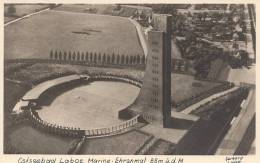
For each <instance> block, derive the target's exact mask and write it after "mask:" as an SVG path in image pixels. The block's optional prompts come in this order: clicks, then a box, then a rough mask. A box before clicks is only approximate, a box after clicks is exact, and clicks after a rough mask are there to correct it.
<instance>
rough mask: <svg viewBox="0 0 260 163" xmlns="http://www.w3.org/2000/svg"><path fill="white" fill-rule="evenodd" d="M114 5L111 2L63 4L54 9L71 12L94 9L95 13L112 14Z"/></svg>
mask: <svg viewBox="0 0 260 163" xmlns="http://www.w3.org/2000/svg"><path fill="white" fill-rule="evenodd" d="M115 7H116V5H112V4H80V5H77V4H63V5H61V6H59V7H56V8H54V9H55V10H61V11H71V12H87V11H88V9H96V14H107V15H112V13H113V10H114V8H115Z"/></svg>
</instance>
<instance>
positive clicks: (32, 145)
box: [9, 124, 76, 154]
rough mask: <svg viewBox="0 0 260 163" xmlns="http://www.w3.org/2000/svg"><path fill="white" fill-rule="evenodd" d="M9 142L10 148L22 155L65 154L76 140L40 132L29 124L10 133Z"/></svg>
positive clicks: (22, 125) (20, 126)
mask: <svg viewBox="0 0 260 163" xmlns="http://www.w3.org/2000/svg"><path fill="white" fill-rule="evenodd" d="M9 140H10V143H11V146H12V147H14V148H15V149H16V150H17V151H20V152H22V153H33V154H66V153H67V152H68V150H69V148H70V147H71V146H72V144H73V143H74V141H75V140H76V139H74V138H68V137H61V136H57V135H53V134H49V133H46V132H42V131H40V130H37V129H34V128H33V127H31V125H30V124H21V125H19V126H17V128H15V129H14V130H13V131H12V132H11V134H10V136H9Z"/></svg>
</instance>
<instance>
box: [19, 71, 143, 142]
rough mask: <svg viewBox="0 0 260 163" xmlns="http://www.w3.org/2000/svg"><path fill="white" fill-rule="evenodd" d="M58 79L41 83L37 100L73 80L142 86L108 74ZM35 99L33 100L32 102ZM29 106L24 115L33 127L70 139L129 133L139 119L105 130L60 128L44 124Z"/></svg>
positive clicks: (136, 81)
mask: <svg viewBox="0 0 260 163" xmlns="http://www.w3.org/2000/svg"><path fill="white" fill-rule="evenodd" d="M70 77H72V78H70ZM60 79H62V80H59V78H57V79H54V80H57V82H51V83H52V84H48V83H49V82H50V81H47V82H44V83H47V84H44V83H41V84H44V85H43V86H42V87H40V88H37V89H39V90H38V91H36V97H37V98H39V97H40V95H41V94H42V93H44V92H45V91H47V90H49V89H51V88H53V87H55V86H57V85H59V84H63V83H67V82H73V81H75V80H82V79H84V80H87V81H90V82H91V81H97V80H109V81H120V82H125V83H129V84H132V85H135V86H137V87H139V88H140V87H141V86H142V82H141V81H139V80H138V79H135V78H133V77H130V76H122V75H116V74H109V73H99V74H90V76H88V75H73V76H71V75H70V76H67V77H66V76H65V77H61V78H60ZM41 84H40V85H41ZM36 87H37V86H36ZM37 98H34V99H33V101H34V100H35V99H37ZM28 101H30V99H28ZM29 105H30V102H29V103H28V106H27V108H28V109H27V110H25V111H24V112H26V115H27V117H28V118H29V120H30V121H31V122H32V124H33V126H35V127H37V128H39V129H41V130H44V131H46V132H51V133H55V134H58V135H63V136H70V137H82V136H86V137H103V136H110V135H116V134H121V133H124V132H126V131H129V130H130V129H131V128H132V127H134V126H135V125H136V124H137V123H138V118H139V115H137V116H135V117H132V118H131V119H129V120H127V121H125V122H123V123H120V124H116V125H113V126H109V127H105V128H97V129H89V130H88V129H87V130H82V129H80V128H74V127H65V126H60V125H57V124H51V123H49V122H46V121H44V120H42V119H41V118H40V117H39V116H38V115H37V112H36V111H35V110H34V106H29ZM24 112H23V113H24Z"/></svg>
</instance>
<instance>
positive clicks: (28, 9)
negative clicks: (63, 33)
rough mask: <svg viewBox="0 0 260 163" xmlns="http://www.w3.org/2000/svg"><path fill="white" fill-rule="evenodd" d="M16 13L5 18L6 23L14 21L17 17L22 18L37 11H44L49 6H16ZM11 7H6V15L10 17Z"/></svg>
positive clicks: (8, 5)
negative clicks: (9, 10) (9, 9)
mask: <svg viewBox="0 0 260 163" xmlns="http://www.w3.org/2000/svg"><path fill="white" fill-rule="evenodd" d="M13 6H14V8H15V10H16V11H15V13H14V14H12V16H5V17H4V22H8V21H10V20H13V19H15V18H17V17H22V16H24V15H27V14H30V13H33V12H35V11H37V10H40V9H43V8H45V7H48V6H49V5H43V4H14V5H13ZM9 7H10V4H7V5H5V6H4V14H5V15H8V8H9Z"/></svg>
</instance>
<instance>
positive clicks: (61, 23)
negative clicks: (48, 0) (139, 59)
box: [4, 10, 143, 59]
mask: <svg viewBox="0 0 260 163" xmlns="http://www.w3.org/2000/svg"><path fill="white" fill-rule="evenodd" d="M4 34H5V37H4V42H5V44H4V48H5V50H4V53H5V59H14V58H49V56H50V51H51V50H58V51H62V52H64V51H66V52H69V51H71V52H74V51H75V52H78V51H79V52H87V51H88V52H97V53H99V52H100V53H102V54H103V53H106V54H112V53H115V54H127V55H137V54H140V55H141V54H142V53H143V51H142V48H141V46H140V44H139V40H138V36H137V33H136V29H135V26H134V25H133V24H132V23H131V22H130V21H129V20H128V19H126V18H120V17H112V16H105V15H96V14H86V13H75V12H65V11H55V10H50V11H46V12H43V13H41V14H38V15H34V16H32V17H29V18H27V19H23V20H21V21H18V22H16V23H14V24H10V25H9V26H7V27H5V29H4Z"/></svg>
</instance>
